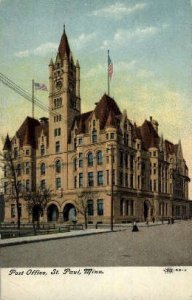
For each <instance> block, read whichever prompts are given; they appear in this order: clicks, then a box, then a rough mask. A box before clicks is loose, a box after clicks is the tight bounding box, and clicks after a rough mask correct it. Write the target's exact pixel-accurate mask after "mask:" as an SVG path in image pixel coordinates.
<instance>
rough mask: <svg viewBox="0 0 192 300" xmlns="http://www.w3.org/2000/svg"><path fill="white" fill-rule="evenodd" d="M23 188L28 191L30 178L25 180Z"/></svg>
mask: <svg viewBox="0 0 192 300" xmlns="http://www.w3.org/2000/svg"><path fill="white" fill-rule="evenodd" d="M25 188H26V191H27V192H28V191H30V180H29V179H27V180H26V183H25Z"/></svg>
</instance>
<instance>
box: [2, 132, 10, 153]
mask: <svg viewBox="0 0 192 300" xmlns="http://www.w3.org/2000/svg"><path fill="white" fill-rule="evenodd" d="M10 149H11V140H10V138H9V135H8V134H7V136H6V139H5V144H4V146H3V150H10Z"/></svg>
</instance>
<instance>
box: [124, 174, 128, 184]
mask: <svg viewBox="0 0 192 300" xmlns="http://www.w3.org/2000/svg"><path fill="white" fill-rule="evenodd" d="M125 186H126V187H128V174H127V173H125Z"/></svg>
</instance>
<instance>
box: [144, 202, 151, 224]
mask: <svg viewBox="0 0 192 300" xmlns="http://www.w3.org/2000/svg"><path fill="white" fill-rule="evenodd" d="M143 211H144V220H145V221H147V219H148V220H149V219H150V218H151V204H150V202H149V201H144V207H143Z"/></svg>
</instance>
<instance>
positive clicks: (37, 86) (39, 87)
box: [34, 82, 47, 91]
mask: <svg viewBox="0 0 192 300" xmlns="http://www.w3.org/2000/svg"><path fill="white" fill-rule="evenodd" d="M34 85H35V89H36V90H40V91H47V87H46V85H45V84H44V83H37V82H35V83H34Z"/></svg>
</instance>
